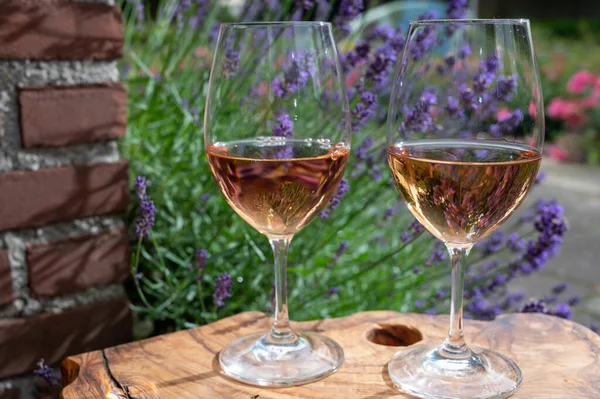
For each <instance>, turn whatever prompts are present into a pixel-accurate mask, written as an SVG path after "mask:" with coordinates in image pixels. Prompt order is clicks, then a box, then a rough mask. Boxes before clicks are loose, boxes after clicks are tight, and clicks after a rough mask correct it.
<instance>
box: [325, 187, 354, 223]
mask: <svg viewBox="0 0 600 399" xmlns="http://www.w3.org/2000/svg"><path fill="white" fill-rule="evenodd" d="M348 190H350V183H348V180H346V179H345V178H343V179H342V180H341V181H340V185H339V186H338V189H337V191H336V192H335V194H334V195H333V197H331V201H330V202H329V206H327V208H325V209H323V210H322V211H321V213H320V214H319V217H320V218H321V219H327V218H328V217H329V215H331V212H332V211H333V210H334V209H335V208H337V207H338V206H339V205H340V201H341V200H342V197H344V194H346V193H347V192H348Z"/></svg>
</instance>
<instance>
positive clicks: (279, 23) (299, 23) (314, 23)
mask: <svg viewBox="0 0 600 399" xmlns="http://www.w3.org/2000/svg"><path fill="white" fill-rule="evenodd" d="M247 26H258V27H273V26H329V27H331V22H325V21H262V22H225V23H222V24H221V27H222V28H228V27H242V28H243V27H247Z"/></svg>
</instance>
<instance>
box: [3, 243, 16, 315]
mask: <svg viewBox="0 0 600 399" xmlns="http://www.w3.org/2000/svg"><path fill="white" fill-rule="evenodd" d="M14 300H15V294H14V292H13V289H12V275H11V269H10V262H9V260H8V251H7V250H6V249H0V305H6V304H7V303H11V302H12V301H14Z"/></svg>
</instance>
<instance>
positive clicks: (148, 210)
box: [134, 176, 156, 238]
mask: <svg viewBox="0 0 600 399" xmlns="http://www.w3.org/2000/svg"><path fill="white" fill-rule="evenodd" d="M146 188H147V181H146V178H145V177H144V176H138V177H137V178H136V179H135V185H134V189H135V193H136V195H137V198H138V201H139V202H140V206H139V212H140V216H139V218H138V219H137V220H136V222H135V231H136V234H137V236H138V237H140V238H142V237H145V236H147V235H148V234H150V229H151V228H152V227H153V226H154V219H155V216H156V208H155V207H154V202H153V201H152V200H151V199H150V197H149V196H148V194H147V193H146Z"/></svg>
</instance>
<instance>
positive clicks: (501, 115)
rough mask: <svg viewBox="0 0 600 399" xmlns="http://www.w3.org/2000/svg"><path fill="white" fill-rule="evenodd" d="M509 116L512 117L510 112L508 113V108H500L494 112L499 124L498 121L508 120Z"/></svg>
mask: <svg viewBox="0 0 600 399" xmlns="http://www.w3.org/2000/svg"><path fill="white" fill-rule="evenodd" d="M511 115H512V112H510V110H509V109H508V108H506V107H502V108H500V109H498V111H497V112H496V119H497V120H498V121H499V122H500V121H503V120H504V119H506V118H508V117H509V116H511Z"/></svg>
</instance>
